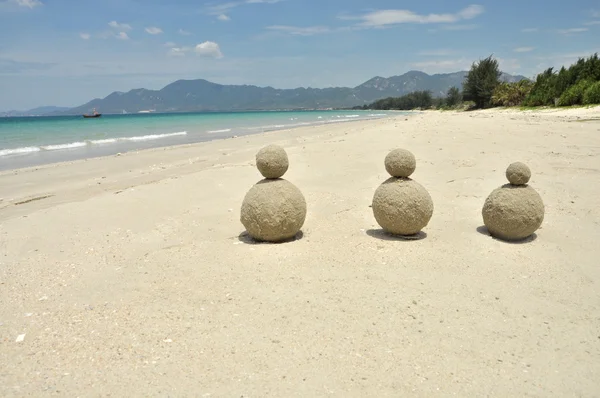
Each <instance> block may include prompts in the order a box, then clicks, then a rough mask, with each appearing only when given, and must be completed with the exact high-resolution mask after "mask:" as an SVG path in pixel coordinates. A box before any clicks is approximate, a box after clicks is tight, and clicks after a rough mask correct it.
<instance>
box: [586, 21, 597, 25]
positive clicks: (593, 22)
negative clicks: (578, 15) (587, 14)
mask: <svg viewBox="0 0 600 398" xmlns="http://www.w3.org/2000/svg"><path fill="white" fill-rule="evenodd" d="M584 25H586V26H592V25H600V21H590V22H586V23H584Z"/></svg>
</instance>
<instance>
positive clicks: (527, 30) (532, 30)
mask: <svg viewBox="0 0 600 398" xmlns="http://www.w3.org/2000/svg"><path fill="white" fill-rule="evenodd" d="M538 30H539V29H538V28H525V29H521V32H523V33H535V32H537V31H538Z"/></svg>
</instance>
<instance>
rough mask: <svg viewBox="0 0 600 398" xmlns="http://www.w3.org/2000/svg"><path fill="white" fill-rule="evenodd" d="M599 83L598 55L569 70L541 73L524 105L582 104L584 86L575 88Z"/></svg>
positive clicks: (581, 59)
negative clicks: (582, 88) (581, 92)
mask: <svg viewBox="0 0 600 398" xmlns="http://www.w3.org/2000/svg"><path fill="white" fill-rule="evenodd" d="M597 81H600V59H599V58H598V54H594V55H592V56H590V57H589V58H587V59H584V58H579V60H578V61H577V62H576V63H574V64H573V65H571V66H570V67H569V68H565V67H562V68H561V69H560V71H558V73H556V72H555V71H554V70H553V68H549V69H547V70H545V71H544V72H543V73H540V74H539V75H538V76H537V78H536V81H535V84H534V85H533V88H532V90H531V92H530V93H529V95H528V96H527V98H526V99H525V101H524V103H523V104H524V105H526V106H542V105H563V106H566V105H577V104H581V103H582V102H581V101H582V100H583V98H582V96H583V94H580V91H581V87H582V86H580V87H578V88H573V87H574V86H576V85H578V84H580V83H581V82H590V83H591V82H597ZM581 84H585V83H581ZM588 85H589V83H588Z"/></svg>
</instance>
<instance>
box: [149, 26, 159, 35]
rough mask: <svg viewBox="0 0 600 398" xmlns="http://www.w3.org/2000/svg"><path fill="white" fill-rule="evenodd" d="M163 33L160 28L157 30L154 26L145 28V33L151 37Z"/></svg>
mask: <svg viewBox="0 0 600 398" xmlns="http://www.w3.org/2000/svg"><path fill="white" fill-rule="evenodd" d="M162 32H163V31H162V29H161V28H157V27H156V26H149V27H147V28H146V33H148V34H151V35H158V34H161V33H162Z"/></svg>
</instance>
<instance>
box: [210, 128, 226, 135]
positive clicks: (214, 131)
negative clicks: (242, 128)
mask: <svg viewBox="0 0 600 398" xmlns="http://www.w3.org/2000/svg"><path fill="white" fill-rule="evenodd" d="M230 131H231V129H223V130H210V131H207V133H208V134H218V133H229V132H230Z"/></svg>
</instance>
